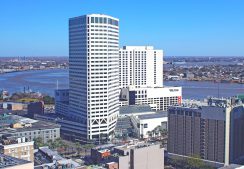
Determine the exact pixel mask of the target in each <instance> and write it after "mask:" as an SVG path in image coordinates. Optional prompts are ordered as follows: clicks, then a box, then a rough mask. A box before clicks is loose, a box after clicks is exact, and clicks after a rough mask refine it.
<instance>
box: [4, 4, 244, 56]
mask: <svg viewBox="0 0 244 169" xmlns="http://www.w3.org/2000/svg"><path fill="white" fill-rule="evenodd" d="M127 2H128V3H127ZM242 6H243V2H241V1H235V3H233V2H230V1H227V0H224V1H220V0H217V1H214V2H212V1H204V2H196V1H192V0H187V1H184V2H180V1H177V0H175V1H171V2H167V1H164V2H162V1H154V2H151V3H143V2H142V1H140V3H137V2H129V1H123V2H113V1H111V0H110V1H106V2H99V1H93V2H85V1H83V2H82V1H78V0H76V1H72V3H71V2H68V1H52V2H50V1H45V0H44V1H41V2H40V1H39V2H35V3H33V1H30V0H24V1H21V2H20V1H16V0H10V1H1V2H0V9H1V10H0V11H1V12H0V14H1V15H0V22H1V23H4V24H3V25H1V28H0V36H1V40H0V45H1V48H2V50H1V53H0V56H53V55H55V56H68V33H67V32H68V23H67V19H68V18H70V17H74V16H78V15H81V14H87V13H88V14H89V13H104V14H107V15H112V16H115V17H117V18H120V22H121V25H123V26H122V27H121V29H120V47H122V46H124V45H132V46H133V45H153V46H155V48H159V49H163V50H164V52H165V56H243V55H244V49H242V46H241V45H242V44H243V42H244V38H243V35H244V30H243V29H241V28H242V27H243V26H244V23H243V22H242V18H243V16H244V12H243V11H242V9H241V7H242ZM124 9H126V12H125V10H124ZM162 9H163V10H162ZM43 11H45V12H43Z"/></svg>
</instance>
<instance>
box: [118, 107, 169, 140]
mask: <svg viewBox="0 0 244 169" xmlns="http://www.w3.org/2000/svg"><path fill="white" fill-rule="evenodd" d="M167 122H168V115H167V112H156V111H154V110H152V109H151V107H150V106H149V105H131V106H122V107H120V115H119V118H118V123H117V126H116V130H115V134H116V135H118V136H122V135H128V136H130V137H137V138H148V137H149V136H150V135H151V136H153V137H155V136H161V133H160V131H161V130H167ZM159 130H160V131H159Z"/></svg>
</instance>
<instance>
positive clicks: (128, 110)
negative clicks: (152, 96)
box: [119, 105, 152, 114]
mask: <svg viewBox="0 0 244 169" xmlns="http://www.w3.org/2000/svg"><path fill="white" fill-rule="evenodd" d="M143 112H152V109H151V107H150V106H149V105H131V106H122V107H120V108H119V113H120V114H133V113H143Z"/></svg>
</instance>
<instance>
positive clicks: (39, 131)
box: [0, 115, 60, 143]
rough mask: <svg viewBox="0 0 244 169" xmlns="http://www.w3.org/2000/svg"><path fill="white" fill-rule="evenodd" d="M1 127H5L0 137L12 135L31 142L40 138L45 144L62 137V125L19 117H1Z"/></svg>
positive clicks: (0, 131)
mask: <svg viewBox="0 0 244 169" xmlns="http://www.w3.org/2000/svg"><path fill="white" fill-rule="evenodd" d="M0 125H1V126H3V127H2V128H1V129H0V137H1V136H3V135H8V134H11V135H13V136H15V137H26V138H27V139H28V140H30V141H33V140H34V139H36V138H39V137H40V138H41V139H42V141H43V142H44V143H46V142H47V141H48V140H53V141H54V140H55V139H57V138H59V137H60V125H58V124H54V123H50V122H45V121H39V120H33V119H30V118H25V117H21V116H17V115H4V116H2V117H0Z"/></svg>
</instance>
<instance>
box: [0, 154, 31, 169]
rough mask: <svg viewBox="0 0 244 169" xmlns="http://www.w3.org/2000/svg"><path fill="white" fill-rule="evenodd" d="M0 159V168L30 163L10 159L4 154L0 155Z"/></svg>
mask: <svg viewBox="0 0 244 169" xmlns="http://www.w3.org/2000/svg"><path fill="white" fill-rule="evenodd" d="M0 158H1V159H2V160H3V161H1V162H0V168H6V167H13V166H17V165H23V164H27V163H31V162H30V161H26V160H22V159H18V158H14V157H10V156H7V155H4V154H0Z"/></svg>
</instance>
